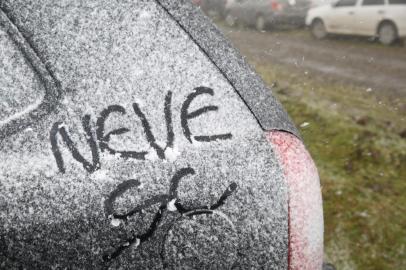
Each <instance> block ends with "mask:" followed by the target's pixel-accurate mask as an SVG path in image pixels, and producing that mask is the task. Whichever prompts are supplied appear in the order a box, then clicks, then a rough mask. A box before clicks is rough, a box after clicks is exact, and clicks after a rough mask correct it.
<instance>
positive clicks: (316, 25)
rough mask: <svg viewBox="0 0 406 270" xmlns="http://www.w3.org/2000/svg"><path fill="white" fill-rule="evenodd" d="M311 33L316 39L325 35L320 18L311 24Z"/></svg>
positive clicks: (325, 31) (324, 28)
mask: <svg viewBox="0 0 406 270" xmlns="http://www.w3.org/2000/svg"><path fill="white" fill-rule="evenodd" d="M311 32H312V35H313V36H314V37H315V38H317V39H324V38H326V37H327V30H326V27H325V26H324V23H323V21H322V20H320V19H317V20H315V21H314V22H313V23H312V25H311Z"/></svg>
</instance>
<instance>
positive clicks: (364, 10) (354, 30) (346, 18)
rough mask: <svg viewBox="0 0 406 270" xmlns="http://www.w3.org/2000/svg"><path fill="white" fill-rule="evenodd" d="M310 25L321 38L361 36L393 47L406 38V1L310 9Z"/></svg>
mask: <svg viewBox="0 0 406 270" xmlns="http://www.w3.org/2000/svg"><path fill="white" fill-rule="evenodd" d="M306 25H307V26H309V27H310V29H311V32H312V34H313V36H314V37H316V38H318V39H323V38H325V37H326V36H327V35H328V34H330V33H332V34H347V35H361V36H370V37H377V38H378V39H379V41H380V42H381V43H383V44H385V45H390V44H393V43H394V42H395V41H396V40H398V39H399V38H405V37H406V0H339V1H337V2H335V3H333V4H328V5H324V6H319V7H315V8H312V9H310V10H309V12H308V14H307V18H306Z"/></svg>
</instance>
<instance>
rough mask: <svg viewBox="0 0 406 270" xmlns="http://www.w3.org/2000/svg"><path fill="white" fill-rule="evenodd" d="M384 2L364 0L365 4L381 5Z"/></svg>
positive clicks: (381, 0)
mask: <svg viewBox="0 0 406 270" xmlns="http://www.w3.org/2000/svg"><path fill="white" fill-rule="evenodd" d="M384 4H385V1H384V0H364V1H363V2H362V5H363V6H379V5H384Z"/></svg>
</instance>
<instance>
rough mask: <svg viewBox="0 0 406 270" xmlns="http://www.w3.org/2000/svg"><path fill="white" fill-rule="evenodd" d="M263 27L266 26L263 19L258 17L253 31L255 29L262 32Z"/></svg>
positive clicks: (260, 16)
mask: <svg viewBox="0 0 406 270" xmlns="http://www.w3.org/2000/svg"><path fill="white" fill-rule="evenodd" d="M265 26H266V21H265V18H264V17H263V16H262V15H259V16H258V17H257V20H256V22H255V29H257V30H258V31H264V30H265Z"/></svg>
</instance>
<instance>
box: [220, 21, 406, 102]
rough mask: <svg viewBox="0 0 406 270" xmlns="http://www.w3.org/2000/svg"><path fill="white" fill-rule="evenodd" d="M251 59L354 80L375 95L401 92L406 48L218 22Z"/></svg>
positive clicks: (400, 95)
mask: <svg viewBox="0 0 406 270" xmlns="http://www.w3.org/2000/svg"><path fill="white" fill-rule="evenodd" d="M222 30H223V32H224V33H225V34H226V36H228V37H229V38H230V39H231V41H232V42H233V43H234V44H235V45H236V46H237V47H238V49H240V51H241V53H242V54H243V55H245V56H247V57H248V59H249V60H250V62H251V63H255V64H259V65H261V64H269V63H276V64H282V65H286V66H288V67H291V68H293V69H295V70H297V71H299V72H308V73H310V74H312V75H313V77H315V78H317V79H322V80H333V81H338V82H340V83H351V84H356V85H359V86H361V87H365V89H368V88H371V89H372V90H373V91H374V92H375V93H377V94H379V95H381V94H382V95H385V96H388V97H391V98H402V99H403V98H405V97H406V48H403V47H401V46H400V45H399V46H393V47H384V46H381V45H380V44H377V43H375V42H372V41H370V40H367V39H362V38H349V37H345V38H343V37H330V38H328V39H327V40H322V41H319V40H314V39H313V38H312V37H311V36H310V34H309V33H308V32H307V31H305V30H294V31H281V30H279V31H273V32H256V31H253V30H249V29H231V28H227V27H222Z"/></svg>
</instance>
